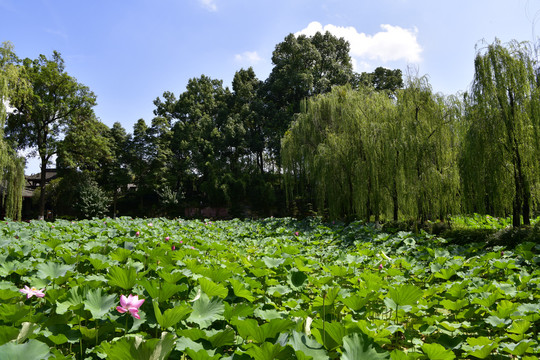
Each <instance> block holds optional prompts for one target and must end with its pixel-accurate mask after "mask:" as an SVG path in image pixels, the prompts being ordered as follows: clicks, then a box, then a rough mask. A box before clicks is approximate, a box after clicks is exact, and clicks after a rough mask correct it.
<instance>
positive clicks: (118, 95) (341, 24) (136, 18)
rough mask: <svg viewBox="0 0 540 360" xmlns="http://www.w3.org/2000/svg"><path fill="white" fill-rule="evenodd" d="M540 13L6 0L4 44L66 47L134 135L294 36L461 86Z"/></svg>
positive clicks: (1, 7)
mask: <svg viewBox="0 0 540 360" xmlns="http://www.w3.org/2000/svg"><path fill="white" fill-rule="evenodd" d="M539 11H540V0H455V1H437V0H417V1H415V0H377V1H368V0H130V1H127V0H113V1H111V0H107V1H104V0H93V1H77V0H0V18H1V20H0V42H3V41H10V42H12V43H13V45H14V46H15V52H16V53H17V55H18V56H19V57H21V58H25V57H29V58H32V59H34V58H36V57H37V56H39V54H44V55H47V56H50V55H51V54H52V52H53V50H57V51H59V52H60V53H61V54H62V57H63V58H64V60H65V63H66V71H67V72H68V73H69V74H70V75H71V76H73V77H75V78H77V80H78V81H79V82H81V83H83V84H85V85H87V86H88V87H89V88H90V89H91V90H92V91H93V92H94V93H95V94H96V95H97V100H98V105H97V106H96V108H95V112H96V114H97V116H98V117H99V118H100V119H101V121H103V122H104V123H105V124H107V125H109V126H111V125H112V124H113V123H114V122H116V121H118V122H120V123H122V125H123V126H124V127H125V128H126V130H127V131H128V132H131V131H132V129H133V124H134V123H135V122H136V121H137V120H138V119H140V118H143V119H145V120H146V122H147V123H150V121H151V119H152V117H153V114H152V111H153V109H154V105H153V100H154V99H155V98H156V97H158V96H161V95H162V94H163V92H164V91H172V92H174V93H175V94H177V95H178V94H180V93H181V92H183V91H184V90H185V86H186V84H187V81H188V80H189V79H190V78H194V77H199V76H201V75H202V74H204V75H207V76H210V77H211V78H215V79H220V80H223V82H224V85H225V86H229V87H230V84H231V80H232V78H233V76H234V73H235V72H236V71H237V70H239V69H241V68H247V67H249V66H252V67H253V68H254V70H255V73H256V74H257V76H258V77H259V79H261V80H264V79H266V77H267V76H268V74H269V73H270V71H271V69H272V64H271V56H272V51H273V50H274V48H275V46H276V44H278V43H279V42H281V41H283V39H284V38H285V36H287V35H288V34H289V33H306V34H311V33H313V32H314V31H316V30H329V31H331V32H332V33H334V34H335V35H337V36H340V37H341V36H342V37H345V38H346V39H347V40H349V41H350V43H351V55H352V57H353V62H354V64H355V67H356V70H357V71H359V72H361V71H372V70H373V69H374V68H376V67H377V66H384V67H387V68H391V69H395V68H400V69H402V70H403V71H405V70H406V69H407V68H408V67H412V68H414V69H416V70H417V71H418V73H419V74H420V75H428V76H429V79H430V83H431V85H432V87H433V89H434V90H435V91H437V92H442V93H445V94H454V93H456V92H459V91H464V90H466V89H467V87H468V86H469V84H470V82H471V81H472V78H473V70H474V69H473V61H474V56H475V46H476V45H477V44H479V42H480V41H481V40H482V39H485V40H486V41H487V42H488V43H491V42H493V40H494V39H495V38H496V37H497V38H499V39H500V40H501V41H503V42H507V41H509V40H512V39H515V40H519V41H532V40H534V39H536V37H537V35H538V31H537V30H535V25H536V28H538V30H539V31H540V24H538V22H539V21H540V15H539V14H540V13H539ZM34 169H35V167H34V165H30V166H29V167H28V168H27V172H36V171H34Z"/></svg>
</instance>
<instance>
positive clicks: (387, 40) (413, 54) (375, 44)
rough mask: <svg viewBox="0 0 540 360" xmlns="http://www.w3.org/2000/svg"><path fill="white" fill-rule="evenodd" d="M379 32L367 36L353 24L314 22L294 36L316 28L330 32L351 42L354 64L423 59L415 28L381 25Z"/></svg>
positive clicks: (410, 61)
mask: <svg viewBox="0 0 540 360" xmlns="http://www.w3.org/2000/svg"><path fill="white" fill-rule="evenodd" d="M381 29H382V31H380V32H378V33H376V34H374V35H369V34H365V33H359V32H358V31H357V30H356V29H355V28H354V27H352V26H348V27H343V26H336V25H332V24H328V25H325V26H323V25H322V24H321V23H319V22H317V21H314V22H312V23H310V24H309V25H308V26H307V27H306V28H305V29H303V30H301V31H299V32H297V33H296V34H295V35H296V36H298V35H302V34H303V35H307V36H313V35H315V33H316V32H317V31H319V32H321V33H324V32H326V31H329V32H330V33H331V34H332V35H335V36H337V37H342V38H344V39H345V40H347V41H348V42H349V44H350V54H351V57H353V65H354V64H358V63H360V64H366V60H372V61H373V60H376V61H382V62H388V61H399V60H404V61H406V62H408V63H419V62H420V61H421V60H422V58H421V56H420V54H421V53H422V47H421V46H420V44H418V41H417V39H416V37H417V34H418V29H417V28H414V29H404V28H402V27H399V26H392V25H387V24H383V25H381Z"/></svg>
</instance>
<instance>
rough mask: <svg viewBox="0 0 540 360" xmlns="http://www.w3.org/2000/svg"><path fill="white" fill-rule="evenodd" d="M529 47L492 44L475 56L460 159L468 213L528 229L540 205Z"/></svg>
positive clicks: (535, 91)
mask: <svg viewBox="0 0 540 360" xmlns="http://www.w3.org/2000/svg"><path fill="white" fill-rule="evenodd" d="M534 54H535V53H534V51H533V49H532V48H531V45H530V44H527V43H518V42H511V43H509V44H507V45H503V44H501V42H500V41H499V40H496V41H495V42H494V43H493V44H490V45H488V46H487V47H485V48H482V49H480V51H478V53H477V56H476V59H475V62H474V65H475V75H474V80H473V83H472V86H471V90H470V93H468V94H467V95H466V99H467V101H466V105H467V107H466V115H467V116H466V119H467V124H468V130H467V134H466V136H465V139H464V140H465V143H464V150H463V154H462V159H461V165H462V178H463V184H464V191H465V195H466V196H465V198H466V199H467V200H468V201H467V203H466V205H467V206H468V209H469V210H473V211H479V212H488V213H493V214H495V215H506V214H508V213H510V212H511V213H512V215H513V225H514V226H520V225H521V224H522V222H521V221H522V220H521V219H523V224H530V216H531V208H532V205H533V203H534V202H536V201H538V190H537V189H538V184H539V180H540V177H539V176H540V174H539V171H538V170H539V169H538V159H539V158H540V138H539V131H540V123H539V121H540V111H539V109H540V96H539V95H540V92H539V91H540V90H539V80H538V79H539V77H538V71H537V70H538V62H537V59H536V57H535V55H534Z"/></svg>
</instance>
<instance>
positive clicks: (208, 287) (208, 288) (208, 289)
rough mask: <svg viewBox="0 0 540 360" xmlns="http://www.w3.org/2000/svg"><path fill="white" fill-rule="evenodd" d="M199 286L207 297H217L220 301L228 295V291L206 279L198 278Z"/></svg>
mask: <svg viewBox="0 0 540 360" xmlns="http://www.w3.org/2000/svg"><path fill="white" fill-rule="evenodd" d="M199 284H200V285H201V290H202V291H204V293H205V294H206V295H208V297H210V298H211V297H213V296H217V297H220V298H222V299H225V298H226V297H227V295H228V294H229V290H227V288H226V287H225V286H223V285H221V284H216V283H215V282H213V281H212V280H209V279H207V278H204V277H202V278H199Z"/></svg>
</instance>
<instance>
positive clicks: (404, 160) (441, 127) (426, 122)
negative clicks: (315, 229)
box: [282, 78, 459, 221]
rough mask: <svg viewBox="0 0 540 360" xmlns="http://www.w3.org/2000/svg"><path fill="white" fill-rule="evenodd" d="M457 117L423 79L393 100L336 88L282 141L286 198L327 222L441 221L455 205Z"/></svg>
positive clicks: (311, 103)
mask: <svg viewBox="0 0 540 360" xmlns="http://www.w3.org/2000/svg"><path fill="white" fill-rule="evenodd" d="M455 120H456V111H455V107H454V105H453V104H452V103H451V102H450V101H449V99H448V98H445V97H443V96H440V95H435V94H433V92H432V91H431V88H430V87H429V84H428V83H427V81H425V79H416V78H414V79H413V78H411V79H410V80H409V81H408V83H407V87H406V88H405V89H403V90H400V91H398V92H397V93H396V95H395V96H388V94H387V93H385V92H379V91H375V90H374V89H372V88H360V89H359V90H357V91H354V90H351V89H350V87H338V88H334V89H333V90H332V92H330V93H328V94H325V95H320V96H318V97H315V98H311V99H309V100H307V101H306V102H305V106H304V110H303V112H302V113H301V114H300V115H299V116H298V117H297V119H296V121H295V122H293V124H292V126H291V128H290V129H289V130H288V132H287V133H286V134H285V136H284V138H283V140H282V149H283V152H282V159H283V166H284V170H285V180H286V183H287V191H288V199H289V201H290V200H293V199H294V198H295V197H297V196H301V197H304V198H308V199H309V200H310V201H314V202H316V203H317V207H318V209H319V211H321V210H323V209H327V210H328V213H329V215H330V216H331V217H345V218H349V219H350V218H361V219H365V220H371V219H374V220H375V221H378V220H379V219H380V218H381V217H384V218H385V219H393V220H398V218H399V217H401V218H417V219H422V220H426V219H429V218H444V217H445V216H446V215H447V214H449V213H451V212H452V211H455V210H456V207H457V204H458V203H459V201H458V199H457V194H458V187H459V177H458V171H457V168H456V166H455V164H456V157H457V153H458V151H457V142H456V132H455V129H454V126H455V124H454V123H455Z"/></svg>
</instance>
